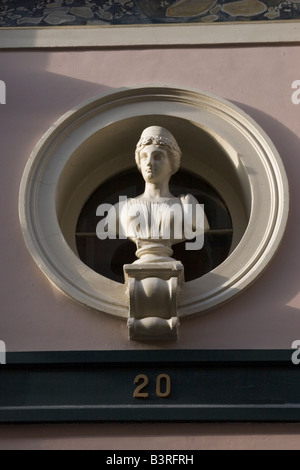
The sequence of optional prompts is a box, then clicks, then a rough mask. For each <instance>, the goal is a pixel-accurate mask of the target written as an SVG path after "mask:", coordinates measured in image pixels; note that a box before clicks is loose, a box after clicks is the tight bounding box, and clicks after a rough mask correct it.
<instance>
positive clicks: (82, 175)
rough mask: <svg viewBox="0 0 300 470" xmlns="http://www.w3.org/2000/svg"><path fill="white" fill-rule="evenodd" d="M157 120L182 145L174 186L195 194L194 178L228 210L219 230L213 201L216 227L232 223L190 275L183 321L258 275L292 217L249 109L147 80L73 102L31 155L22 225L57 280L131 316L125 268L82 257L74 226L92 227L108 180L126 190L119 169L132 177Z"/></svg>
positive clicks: (274, 162) (271, 153) (276, 166)
mask: <svg viewBox="0 0 300 470" xmlns="http://www.w3.org/2000/svg"><path fill="white" fill-rule="evenodd" d="M151 125H159V126H163V127H165V128H167V129H168V130H169V131H171V132H172V133H173V135H174V136H175V138H176V140H177V142H178V144H179V146H180V148H181V150H182V155H183V156H182V162H181V169H180V172H179V173H178V175H177V176H176V175H174V177H173V178H174V179H175V182H174V183H173V184H174V186H176V187H178V188H180V190H181V192H183V193H185V192H191V190H190V189H191V188H190V186H191V184H192V182H193V184H194V187H195V188H196V190H198V191H199V193H201V194H202V197H203V198H204V199H205V197H206V201H209V200H210V198H211V199H215V200H217V201H218V202H217V205H219V206H222V208H223V214H225V213H226V214H227V219H226V220H227V226H218V224H217V223H216V220H217V218H218V215H217V211H215V213H214V210H213V209H212V206H213V204H212V205H211V206H210V215H209V217H210V219H211V220H209V222H210V225H211V229H212V230H215V231H216V230H223V231H225V230H227V232H228V233H227V235H228V236H227V241H226V247H225V245H224V243H225V242H224V240H225V238H224V239H223V257H219V258H218V259H217V260H215V261H214V262H213V264H212V265H211V266H210V267H208V268H207V269H202V268H203V267H202V268H201V269H202V270H201V269H200V268H199V266H198V268H199V269H198V268H197V269H196V270H194V274H189V275H188V278H187V282H185V284H184V286H183V289H182V295H181V302H180V306H179V315H180V316H181V317H185V316H190V315H193V314H197V313H200V312H203V311H205V310H207V309H210V308H212V307H214V306H216V305H219V304H221V303H222V302H224V301H226V300H228V299H229V298H231V297H232V296H234V295H236V294H238V293H240V292H241V291H242V290H243V289H244V288H246V287H247V286H248V285H249V284H250V283H252V282H253V281H254V280H255V279H256V278H257V277H258V275H259V274H260V273H261V272H262V271H263V269H265V267H266V266H267V265H268V263H269V261H270V260H271V258H272V257H273V255H274V254H275V252H276V250H277V248H278V245H279V243H280V241H281V238H282V236H283V233H284V229H285V225H286V220H287V214H288V183H287V179H286V175H285V171H284V168H283V165H282V162H281V160H280V157H279V155H278V153H277V151H276V149H275V148H274V146H273V144H272V143H271V141H270V140H269V138H268V137H267V136H266V134H265V133H264V131H263V130H262V129H261V128H260V127H259V126H258V125H257V124H256V123H255V122H254V121H253V120H252V119H251V118H250V117H249V116H247V115H246V114H245V113H244V112H243V111H242V110H240V109H239V108H237V107H236V106H234V105H232V104H231V103H229V102H227V101H225V100H222V99H220V98H217V97H215V96H212V95H210V94H207V93H204V92H199V91H195V90H189V89H178V88H169V87H161V86H151V87H137V88H132V89H126V90H123V89H122V90H117V91H115V92H113V93H109V94H106V95H102V96H100V97H96V98H94V99H93V100H90V101H89V102H86V103H84V104H82V105H80V106H78V107H77V108H75V109H73V110H71V111H70V112H68V113H67V114H66V115H64V116H62V117H61V118H60V119H59V120H58V121H57V122H56V123H55V124H54V125H53V126H52V127H51V128H50V129H49V131H48V132H47V133H46V134H45V135H44V136H43V137H42V139H41V140H40V142H39V143H38V145H37V146H36V148H35V149H34V151H33V152H32V154H31V156H30V159H29V161H28V163H27V166H26V168H25V171H24V174H23V178H22V182H21V188H20V199H19V212H20V221H21V227H22V230H23V234H24V237H25V241H26V243H27V246H28V248H29V250H30V252H31V254H32V256H33V258H34V259H35V261H36V262H37V264H38V266H39V267H40V269H41V270H42V271H43V272H44V274H45V275H46V276H47V277H48V278H49V280H50V281H51V282H52V283H54V284H55V285H56V286H57V287H58V288H59V289H61V290H62V291H63V292H64V293H66V294H68V295H69V296H71V297H72V298H73V299H75V300H77V301H79V302H81V303H83V304H85V305H87V306H89V307H93V308H95V309H97V310H99V311H102V312H106V313H109V314H113V315H117V316H119V317H123V318H127V314H128V307H127V301H126V295H125V285H124V284H123V283H122V282H120V281H121V279H120V276H119V278H118V279H116V278H114V277H113V276H111V275H109V273H107V272H104V271H103V272H102V274H101V269H100V270H99V269H98V272H96V271H97V270H95V267H94V265H93V264H91V263H90V262H89V261H88V260H87V258H84V257H83V256H82V253H81V251H82V250H81V247H80V243H79V242H78V234H79V233H82V232H84V230H83V225H82V226H81V227H80V223H81V222H82V217H83V214H85V213H86V212H85V210H86V209H85V208H86V207H87V206H88V204H89V201H91V200H93V195H94V197H95V194H97V191H100V192H101V190H102V192H103V188H105V187H106V188H108V187H110V188H113V191H112V194H113V195H114V197H116V195H117V190H116V188H119V190H120V191H123V189H124V187H126V184H125V186H124V181H123V183H122V184H121V183H120V181H121V179H122V177H123V176H124V175H126V174H127V175H129V174H130V175H134V174H135V173H134V172H135V171H136V170H135V161H134V150H135V145H136V143H137V141H138V139H139V137H140V134H141V132H142V130H143V129H144V128H145V127H147V126H151ZM122 175H123V176H122ZM176 178H177V179H176ZM125 179H126V178H125ZM133 179H134V180H136V177H135V176H133ZM118 181H119V183H118V184H117V182H118ZM171 183H172V180H171ZM118 185H119V186H118ZM122 185H123V186H122ZM101 188H102V189H101ZM199 188H200V190H199ZM201 191H202V192H201ZM201 194H200V195H201ZM123 195H126V194H124V193H123ZM128 196H130V195H129V194H128ZM101 202H102V201H99V203H98V205H99V204H100V203H101ZM204 203H205V200H204ZM93 216H94V214H93ZM224 220H225V219H224ZM224 220H223V222H222V224H223V225H224ZM214 224H215V225H214ZM97 242H98V243H97ZM112 242H113V240H112ZM96 243H97V245H98V246H97V252H98V255H97V256H98V257H100V258H99V259H100V260H101V256H102V255H101V252H102V253H103V259H104V258H105V256H106V252H105V244H103V245H102V247H101V241H100V240H97V241H96ZM213 246H214V243H212V244H211V249H213ZM123 251H124V250H123ZM224 253H225V254H224ZM117 257H118V255H117ZM80 258H82V259H83V260H84V262H83V261H82V259H80ZM195 259H197V256H196V257H195ZM201 260H202V261H201ZM109 262H110V263H111V260H110V261H109ZM126 262H131V260H128V261H126ZM197 262H198V263H202V262H203V256H202V258H201V256H199V258H198V261H197ZM188 263H189V264H190V262H188ZM187 271H188V272H190V268H187ZM195 273H196V274H195ZM119 274H120V272H119ZM119 274H118V275H119ZM198 274H199V277H197V275H198ZM117 281H118V282H117Z"/></svg>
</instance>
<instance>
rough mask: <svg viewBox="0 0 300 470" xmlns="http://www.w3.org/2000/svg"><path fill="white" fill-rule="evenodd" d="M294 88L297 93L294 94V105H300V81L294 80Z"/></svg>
mask: <svg viewBox="0 0 300 470" xmlns="http://www.w3.org/2000/svg"><path fill="white" fill-rule="evenodd" d="M292 88H294V89H295V91H294V92H293V93H292V103H293V104H300V80H294V81H293V83H292Z"/></svg>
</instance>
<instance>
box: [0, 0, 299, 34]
mask: <svg viewBox="0 0 300 470" xmlns="http://www.w3.org/2000/svg"><path fill="white" fill-rule="evenodd" d="M268 20H300V0H292V1H289V0H285V1H282V0H264V1H261V0H234V1H232V0H56V1H53V0H35V1H34V0H26V1H24V0H1V5H0V27H14V28H15V27H24V26H25V27H34V26H38V27H42V26H43V27H47V26H93V25H130V24H154V23H201V22H203V23H211V22H222V23H224V22H234V21H268Z"/></svg>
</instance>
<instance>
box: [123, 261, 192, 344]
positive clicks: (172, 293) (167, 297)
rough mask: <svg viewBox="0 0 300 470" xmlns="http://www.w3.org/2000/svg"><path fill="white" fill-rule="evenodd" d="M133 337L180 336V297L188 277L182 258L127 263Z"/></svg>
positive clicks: (126, 272) (144, 338)
mask: <svg viewBox="0 0 300 470" xmlns="http://www.w3.org/2000/svg"><path fill="white" fill-rule="evenodd" d="M124 274H125V282H126V284H127V295H128V303H129V318H128V322H127V324H128V328H129V336H130V339H133V340H157V339H162V340H168V339H170V340H171V339H173V340H174V339H176V338H177V328H178V326H179V320H178V314H177V310H178V300H179V294H180V287H181V284H182V283H183V280H184V268H183V265H182V264H181V263H180V262H179V261H175V260H172V261H168V262H160V263H142V264H138V263H133V264H125V265H124Z"/></svg>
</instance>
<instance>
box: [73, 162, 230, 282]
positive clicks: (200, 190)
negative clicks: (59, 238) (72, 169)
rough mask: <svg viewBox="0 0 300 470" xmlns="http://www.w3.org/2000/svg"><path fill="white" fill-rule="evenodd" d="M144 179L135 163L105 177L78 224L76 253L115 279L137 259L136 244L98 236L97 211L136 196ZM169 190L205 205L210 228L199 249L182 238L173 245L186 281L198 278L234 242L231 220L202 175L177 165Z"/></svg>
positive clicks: (213, 265)
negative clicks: (125, 169) (101, 206)
mask: <svg viewBox="0 0 300 470" xmlns="http://www.w3.org/2000/svg"><path fill="white" fill-rule="evenodd" d="M143 189H144V182H143V180H142V177H141V174H140V173H139V171H138V170H137V169H131V170H127V171H125V172H122V173H121V174H118V175H116V176H114V177H112V178H110V179H109V180H108V181H106V182H105V183H103V184H102V185H101V186H100V187H99V188H97V189H96V191H94V193H93V194H92V195H91V196H90V198H89V199H88V201H87V202H86V204H85V205H84V207H83V209H82V211H81V213H80V216H79V219H78V223H77V227H76V247H77V251H78V255H79V257H80V259H81V260H82V261H83V262H84V263H85V264H86V265H87V266H89V267H90V268H91V269H93V270H94V271H96V272H97V273H99V274H102V275H103V276H105V277H108V278H109V279H112V280H114V281H117V282H121V283H123V282H124V274H123V265H124V264H126V263H133V262H134V261H135V260H136V256H135V250H136V247H135V244H134V243H133V242H131V241H129V240H122V239H113V240H111V239H108V238H107V239H106V240H99V239H98V238H97V234H96V225H97V223H98V221H99V217H97V216H96V210H97V207H98V206H99V205H100V204H115V203H116V202H118V200H119V196H126V197H128V198H131V197H136V196H138V195H139V194H141V193H142V192H143ZM170 189H171V193H172V194H174V195H175V196H180V195H181V194H186V193H189V194H192V195H193V196H195V197H196V199H197V200H198V202H199V203H200V204H204V210H205V213H206V216H207V218H208V221H209V226H210V230H209V231H208V232H207V233H206V234H205V240H204V246H203V248H202V249H201V250H195V251H187V250H186V249H185V242H181V243H178V244H175V245H173V251H174V254H173V257H174V258H175V259H177V260H179V261H181V262H182V264H183V265H184V276H185V281H191V280H193V279H197V278H198V277H200V276H203V275H204V274H206V273H208V272H209V271H211V270H212V269H214V268H215V267H216V266H218V265H219V264H221V263H222V262H223V261H224V260H225V259H226V258H227V256H228V253H229V251H230V247H231V242H232V223H231V218H230V215H229V212H228V209H227V207H226V206H225V204H224V202H223V201H222V199H221V197H220V196H219V194H218V193H217V192H216V191H215V190H214V189H213V188H212V187H211V186H210V185H209V184H207V183H206V182H205V181H204V180H203V179H201V178H199V177H198V176H196V175H194V174H192V173H190V172H188V171H185V170H179V171H178V172H177V173H176V174H175V175H173V176H172V179H171V184H170Z"/></svg>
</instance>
